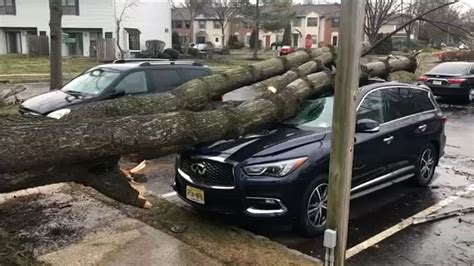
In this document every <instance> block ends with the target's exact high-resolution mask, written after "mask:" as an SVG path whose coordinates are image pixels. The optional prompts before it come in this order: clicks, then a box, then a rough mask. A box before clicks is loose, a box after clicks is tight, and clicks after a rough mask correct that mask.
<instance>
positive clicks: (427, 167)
mask: <svg viewBox="0 0 474 266" xmlns="http://www.w3.org/2000/svg"><path fill="white" fill-rule="evenodd" d="M437 164H438V152H437V150H436V148H435V146H434V145H433V144H428V145H426V146H425V147H424V148H423V149H422V150H421V152H420V155H419V156H418V159H417V162H416V168H415V176H414V177H413V181H414V182H415V184H416V185H418V186H427V185H429V184H430V183H431V181H432V180H433V176H434V172H435V169H436V165H437Z"/></svg>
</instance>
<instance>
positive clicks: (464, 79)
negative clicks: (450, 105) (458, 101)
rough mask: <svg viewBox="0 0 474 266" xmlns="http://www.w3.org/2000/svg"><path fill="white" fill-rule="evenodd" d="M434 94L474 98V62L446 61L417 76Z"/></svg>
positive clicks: (471, 99)
mask: <svg viewBox="0 0 474 266" xmlns="http://www.w3.org/2000/svg"><path fill="white" fill-rule="evenodd" d="M419 81H420V82H422V83H424V84H425V85H426V86H428V87H430V89H431V90H432V91H433V94H434V95H438V96H458V97H464V98H465V99H468V100H470V101H473V100H474V63H470V62H446V63H441V64H439V65H437V66H435V67H434V68H433V69H431V70H430V71H428V72H427V73H425V74H424V75H422V76H421V77H420V78H419Z"/></svg>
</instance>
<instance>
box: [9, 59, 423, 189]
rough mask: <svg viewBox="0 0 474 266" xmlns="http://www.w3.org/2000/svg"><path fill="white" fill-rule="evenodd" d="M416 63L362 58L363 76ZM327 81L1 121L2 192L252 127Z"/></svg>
mask: <svg viewBox="0 0 474 266" xmlns="http://www.w3.org/2000/svg"><path fill="white" fill-rule="evenodd" d="M414 65H415V66H416V60H414V59H410V58H402V59H400V60H398V59H397V60H389V61H387V62H375V63H373V64H367V65H365V66H364V68H363V69H364V72H363V73H362V74H361V78H362V79H363V78H366V77H369V76H371V75H372V74H374V73H378V74H385V73H388V72H389V71H396V70H402V69H404V70H413V69H414ZM332 82H333V74H332V73H330V72H329V71H323V72H317V73H314V74H310V75H307V76H306V77H305V78H299V79H296V80H295V81H293V82H291V83H290V84H289V85H287V86H286V87H285V88H284V89H282V90H281V91H280V92H278V93H269V94H265V95H262V96H261V98H259V99H255V100H253V101H249V102H245V103H244V104H242V105H240V106H237V107H235V108H229V109H221V110H213V111H206V112H190V111H181V112H172V113H162V114H153V115H140V116H127V117H120V118H114V119H104V118H102V119H88V120H82V121H62V120H58V121H56V120H47V121H41V122H36V121H32V122H18V123H17V124H16V125H11V126H9V127H1V128H0V140H1V144H0V145H1V146H0V147H1V149H0V150H1V153H2V157H1V159H0V192H7V191H12V190H16V189H19V188H25V187H31V186H32V184H33V185H38V184H40V183H43V181H44V180H46V181H47V182H49V181H50V180H47V179H46V177H47V176H49V175H50V173H51V174H52V173H58V172H60V171H61V170H62V169H65V167H66V166H67V167H70V168H74V167H79V168H87V167H86V166H88V165H91V164H92V165H100V163H101V162H102V161H103V160H104V158H106V159H107V160H110V158H117V159H118V157H119V156H121V155H126V154H132V153H139V154H142V155H143V156H145V157H157V156H161V155H165V154H170V153H173V152H176V151H180V150H185V149H189V148H191V147H192V146H193V145H195V144H197V143H200V142H205V141H213V140H218V139H225V138H230V137H235V136H238V135H241V134H245V133H248V132H252V131H254V130H257V129H259V128H262V127H265V126H268V125H270V124H272V123H274V122H276V121H281V120H284V119H287V118H289V117H291V116H293V115H294V114H295V113H296V112H297V111H298V108H299V104H300V102H301V101H302V100H303V99H305V98H307V97H308V96H310V95H312V94H315V93H318V92H321V91H322V90H323V89H325V88H330V87H331V86H332ZM92 169H93V168H92ZM90 171H91V169H87V171H86V172H90ZM86 172H84V173H86ZM65 175H66V176H67V178H72V180H77V179H81V178H83V177H81V178H78V177H77V176H76V174H75V173H73V172H70V173H65ZM18 176H21V177H22V178H17V177H18ZM41 178H44V180H39V179H41ZM64 178H66V177H64ZM55 180H56V181H57V180H58V179H55ZM68 180H69V179H68ZM80 181H81V180H80ZM86 183H87V182H86Z"/></svg>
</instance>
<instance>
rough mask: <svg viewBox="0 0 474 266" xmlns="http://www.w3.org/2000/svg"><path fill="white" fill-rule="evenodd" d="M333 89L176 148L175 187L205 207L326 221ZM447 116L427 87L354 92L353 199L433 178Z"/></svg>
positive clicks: (317, 225) (309, 228) (316, 224)
mask: <svg viewBox="0 0 474 266" xmlns="http://www.w3.org/2000/svg"><path fill="white" fill-rule="evenodd" d="M333 102H334V97H333V96H325V97H321V98H316V99H310V100H307V101H306V102H305V103H303V106H302V109H301V111H300V112H299V113H298V114H297V115H296V116H295V117H294V118H293V119H291V120H289V121H286V122H285V123H283V124H279V125H277V126H276V129H274V130H265V131H261V132H259V133H257V134H251V135H247V136H242V137H239V138H236V139H228V140H221V141H217V142H213V143H206V144H202V145H198V146H196V147H195V149H194V150H193V151H191V152H185V153H181V154H178V155H177V159H176V178H175V183H174V184H173V187H174V189H175V191H176V192H177V194H178V195H179V197H180V198H181V199H183V200H184V201H185V202H187V203H189V204H191V205H192V206H194V207H196V208H198V209H200V210H205V211H212V212H218V213H224V214H235V215H241V214H244V215H247V216H251V217H276V216H282V217H290V218H296V221H297V225H298V228H299V229H300V230H301V232H302V233H303V234H305V235H307V236H314V235H316V234H319V233H321V232H322V231H323V230H324V228H325V223H326V210H327V205H326V201H327V193H328V169H329V154H330V148H331V123H332V112H333ZM445 119H446V118H445V117H444V116H443V115H442V114H441V111H440V109H439V106H438V104H437V103H436V101H435V99H434V97H433V95H432V93H431V91H430V90H429V89H428V88H426V87H425V86H415V85H409V84H402V83H395V82H391V83H378V84H372V85H367V86H365V87H362V88H360V89H359V90H358V93H357V124H356V133H355V150H354V165H353V167H354V168H353V177H352V190H351V194H352V198H356V197H359V196H362V195H365V194H367V193H370V192H373V191H375V190H378V189H381V188H385V187H387V186H389V185H391V184H393V183H397V182H401V181H403V180H406V179H410V178H411V179H412V180H413V181H414V182H415V183H416V184H418V185H422V186H426V185H428V184H429V183H430V182H431V180H432V178H433V173H434V171H435V167H436V165H437V163H438V159H439V158H440V157H441V156H442V155H443V150H444V146H445V142H446V137H445V134H444V123H445Z"/></svg>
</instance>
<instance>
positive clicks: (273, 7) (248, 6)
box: [235, 0, 291, 59]
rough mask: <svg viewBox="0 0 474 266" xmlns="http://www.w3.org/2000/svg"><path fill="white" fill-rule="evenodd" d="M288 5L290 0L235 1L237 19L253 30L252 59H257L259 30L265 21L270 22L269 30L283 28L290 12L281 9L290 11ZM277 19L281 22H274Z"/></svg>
mask: <svg viewBox="0 0 474 266" xmlns="http://www.w3.org/2000/svg"><path fill="white" fill-rule="evenodd" d="M290 6H291V1H289V0H283V1H280V0H256V3H255V4H254V3H250V1H248V0H241V1H240V2H237V3H236V5H235V7H236V12H237V13H238V15H239V20H240V21H242V22H244V23H246V24H247V25H252V31H253V32H255V38H253V40H254V43H253V57H252V58H253V59H257V56H258V50H259V49H260V47H259V46H260V39H259V33H260V30H261V29H262V28H264V27H265V26H266V24H267V23H266V22H270V23H268V26H269V27H270V28H269V30H271V31H277V30H281V29H283V28H284V27H285V26H286V24H287V23H288V22H289V20H288V21H287V19H291V14H284V12H282V10H285V9H286V11H287V12H288V13H291V11H290ZM277 20H280V21H281V22H282V23H274V22H275V21H277Z"/></svg>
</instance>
